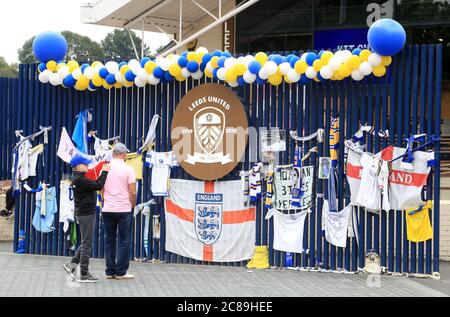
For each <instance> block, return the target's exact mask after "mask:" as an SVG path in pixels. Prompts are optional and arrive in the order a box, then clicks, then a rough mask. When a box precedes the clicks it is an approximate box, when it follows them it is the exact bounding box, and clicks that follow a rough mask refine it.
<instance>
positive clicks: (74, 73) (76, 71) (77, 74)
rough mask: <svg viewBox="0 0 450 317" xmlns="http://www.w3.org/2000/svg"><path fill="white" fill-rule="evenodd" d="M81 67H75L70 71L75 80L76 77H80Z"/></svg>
mask: <svg viewBox="0 0 450 317" xmlns="http://www.w3.org/2000/svg"><path fill="white" fill-rule="evenodd" d="M81 75H82V74H81V69H80V68H77V69H75V70H74V71H73V72H72V76H73V78H75V79H76V80H78V79H80V77H81Z"/></svg>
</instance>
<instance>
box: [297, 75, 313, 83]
mask: <svg viewBox="0 0 450 317" xmlns="http://www.w3.org/2000/svg"><path fill="white" fill-rule="evenodd" d="M310 81H311V79H309V78H308V77H306V75H305V74H302V75H301V76H300V80H299V82H301V83H302V84H307V83H309V82H310Z"/></svg>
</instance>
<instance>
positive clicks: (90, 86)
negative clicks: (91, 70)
mask: <svg viewBox="0 0 450 317" xmlns="http://www.w3.org/2000/svg"><path fill="white" fill-rule="evenodd" d="M89 88H91V89H92V90H96V89H97V88H98V87H97V86H95V85H94V84H93V83H92V80H91V81H89Z"/></svg>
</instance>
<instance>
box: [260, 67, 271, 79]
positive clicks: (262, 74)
mask: <svg viewBox="0 0 450 317" xmlns="http://www.w3.org/2000/svg"><path fill="white" fill-rule="evenodd" d="M258 75H259V78H261V79H264V80H266V79H267V78H269V74H268V72H267V69H266V68H264V67H263V68H261V69H260V70H259V73H258Z"/></svg>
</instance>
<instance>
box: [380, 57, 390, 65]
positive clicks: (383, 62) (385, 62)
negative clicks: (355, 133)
mask: <svg viewBox="0 0 450 317" xmlns="http://www.w3.org/2000/svg"><path fill="white" fill-rule="evenodd" d="M391 63H392V57H390V56H381V65H383V66H389V65H391Z"/></svg>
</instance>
